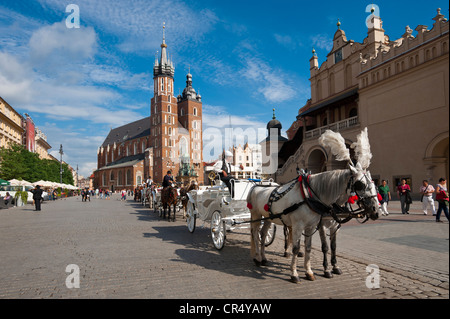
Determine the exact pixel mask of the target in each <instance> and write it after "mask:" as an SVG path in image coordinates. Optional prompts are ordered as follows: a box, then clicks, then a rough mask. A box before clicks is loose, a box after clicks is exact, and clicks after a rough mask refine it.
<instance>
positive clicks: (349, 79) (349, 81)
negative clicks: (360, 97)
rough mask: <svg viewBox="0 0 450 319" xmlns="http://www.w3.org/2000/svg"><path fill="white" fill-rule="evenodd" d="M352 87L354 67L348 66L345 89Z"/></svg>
mask: <svg viewBox="0 0 450 319" xmlns="http://www.w3.org/2000/svg"><path fill="white" fill-rule="evenodd" d="M351 85H352V65H351V64H348V65H347V66H346V68H345V87H350V86H351Z"/></svg>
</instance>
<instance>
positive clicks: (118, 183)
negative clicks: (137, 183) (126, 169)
mask: <svg viewBox="0 0 450 319" xmlns="http://www.w3.org/2000/svg"><path fill="white" fill-rule="evenodd" d="M117 179H118V181H117V185H123V174H122V171H119V173H117Z"/></svg>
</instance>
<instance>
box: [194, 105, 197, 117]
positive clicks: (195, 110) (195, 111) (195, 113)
mask: <svg viewBox="0 0 450 319" xmlns="http://www.w3.org/2000/svg"><path fill="white" fill-rule="evenodd" d="M194 115H195V116H197V108H196V107H194Z"/></svg>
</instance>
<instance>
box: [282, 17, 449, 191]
mask: <svg viewBox="0 0 450 319" xmlns="http://www.w3.org/2000/svg"><path fill="white" fill-rule="evenodd" d="M432 20H433V22H432V26H430V27H427V26H425V25H418V26H417V27H415V28H414V29H411V28H410V27H409V26H406V27H405V32H404V34H403V35H402V36H401V37H400V38H398V39H391V38H390V37H389V35H388V33H387V32H386V31H385V30H384V29H383V23H382V20H381V18H380V17H379V16H376V15H375V14H373V12H372V16H371V21H370V22H371V23H370V24H368V29H367V37H366V38H364V39H363V41H362V42H361V43H359V42H356V41H353V40H350V39H347V36H346V34H345V32H344V30H342V28H341V25H340V23H338V28H337V30H336V32H335V34H334V37H333V39H332V40H333V47H332V49H331V51H330V52H329V53H328V54H327V56H326V58H325V59H324V61H323V62H322V64H321V65H320V66H319V57H318V56H317V55H316V53H315V52H314V51H313V56H312V57H311V59H310V61H309V63H310V82H311V98H310V99H309V100H308V101H307V102H306V104H305V105H304V106H303V107H301V108H300V109H299V111H298V115H297V117H296V119H295V120H294V122H293V123H292V125H291V127H290V128H289V129H288V130H287V135H288V137H289V140H288V141H286V142H284V144H283V146H282V147H281V149H280V152H279V167H278V171H277V172H276V176H275V178H276V181H277V182H279V183H285V182H287V181H289V180H290V179H292V176H294V175H295V174H296V169H297V168H307V169H308V170H310V171H311V172H313V173H318V172H321V171H326V170H333V169H339V168H344V167H345V163H342V162H338V161H336V159H335V158H334V157H333V156H332V154H331V152H330V150H329V149H324V148H323V147H322V146H321V145H320V144H319V142H318V138H319V137H320V135H321V134H322V133H323V132H324V131H325V130H327V129H330V130H333V131H338V132H340V133H341V134H342V136H343V137H344V139H345V141H346V144H347V145H351V144H352V143H353V142H354V141H356V136H357V135H358V133H360V132H361V130H362V129H364V128H365V127H367V128H368V132H369V140H370V145H371V151H372V154H373V158H372V160H371V165H370V167H369V169H370V172H371V175H372V178H373V179H374V181H375V183H380V181H381V180H383V179H384V180H386V181H387V182H388V184H389V186H390V189H391V193H392V195H393V199H398V197H397V194H396V187H395V186H397V185H398V183H399V182H400V180H401V179H402V178H405V179H406V180H407V183H408V184H409V185H410V186H411V189H412V193H413V197H415V198H420V187H421V186H422V181H423V180H424V179H426V180H428V181H429V183H430V184H432V185H436V184H437V183H438V181H439V178H441V177H443V178H445V179H447V180H448V178H449V121H448V118H449V22H448V20H447V19H446V18H445V17H444V15H443V14H442V13H441V10H440V9H437V13H436V15H435V16H434V17H433V18H432ZM351 152H352V150H351Z"/></svg>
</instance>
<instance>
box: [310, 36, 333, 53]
mask: <svg viewBox="0 0 450 319" xmlns="http://www.w3.org/2000/svg"><path fill="white" fill-rule="evenodd" d="M311 42H312V45H313V47H316V48H319V49H323V50H327V51H330V50H331V49H332V48H333V41H332V40H330V37H329V36H328V35H326V34H316V35H314V36H312V37H311Z"/></svg>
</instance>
